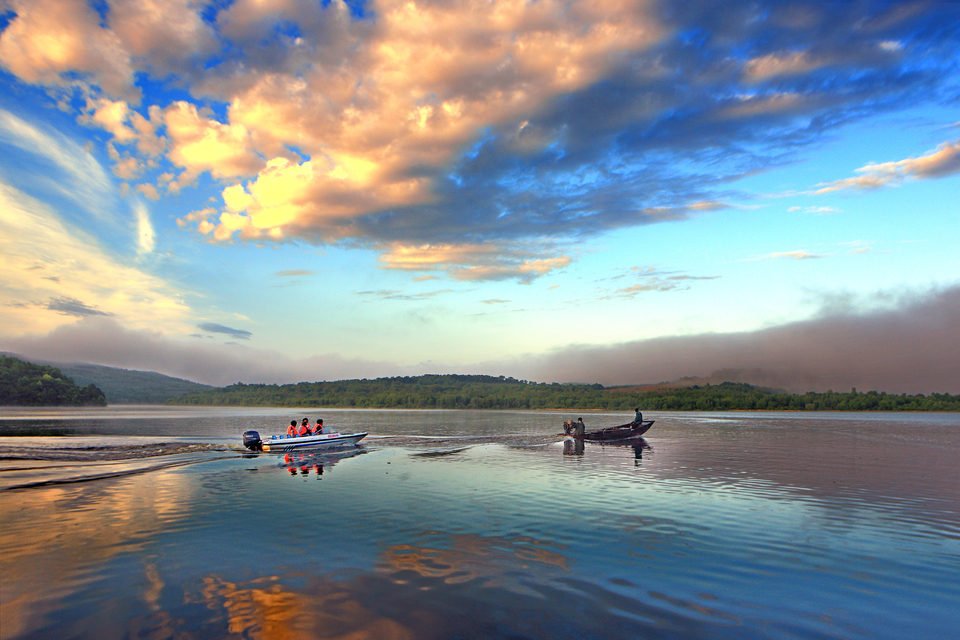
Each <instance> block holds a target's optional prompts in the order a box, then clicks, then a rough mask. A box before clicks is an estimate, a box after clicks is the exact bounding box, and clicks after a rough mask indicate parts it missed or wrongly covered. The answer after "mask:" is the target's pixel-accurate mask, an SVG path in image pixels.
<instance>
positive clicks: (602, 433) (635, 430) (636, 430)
mask: <svg viewBox="0 0 960 640" xmlns="http://www.w3.org/2000/svg"><path fill="white" fill-rule="evenodd" d="M654 422H656V421H655V420H644V421H643V422H641V423H640V424H638V425H634V424H633V423H627V424H621V425H617V426H616V427H607V428H606V429H598V430H596V431H587V432H586V433H584V434H583V435H582V436H578V435H576V434H575V433H569V434H564V435H567V436H569V437H571V438H577V439H578V440H586V441H587V442H615V441H618V440H630V439H631V438H639V437H640V436H642V435H643V434H645V433H646V432H647V431H649V430H650V427H652V426H653V423H654Z"/></svg>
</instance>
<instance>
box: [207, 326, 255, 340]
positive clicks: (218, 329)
mask: <svg viewBox="0 0 960 640" xmlns="http://www.w3.org/2000/svg"><path fill="white" fill-rule="evenodd" d="M197 328H198V329H200V330H202V331H206V332H207V333H225V334H227V335H228V336H233V337H234V338H240V339H241V340H249V339H250V336H252V335H253V334H252V333H250V332H249V331H244V330H243V329H233V328H231V327H225V326H223V325H222V324H216V323H214V322H204V323H203V324H198V325H197Z"/></svg>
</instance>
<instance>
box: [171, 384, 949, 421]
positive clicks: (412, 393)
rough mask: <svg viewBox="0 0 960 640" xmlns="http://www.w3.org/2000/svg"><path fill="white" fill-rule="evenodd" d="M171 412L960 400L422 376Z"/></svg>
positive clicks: (248, 388)
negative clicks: (264, 408) (254, 408)
mask: <svg viewBox="0 0 960 640" xmlns="http://www.w3.org/2000/svg"><path fill="white" fill-rule="evenodd" d="M168 404H189V405H205V406H267V407H358V408H380V409H602V410H608V411H624V412H631V413H632V410H633V408H634V407H637V406H639V407H640V408H641V409H642V410H644V411H652V410H669V411H735V410H799V411H960V396H950V395H943V394H932V395H930V396H924V395H917V396H907V395H899V396H898V395H888V394H886V393H877V392H876V391H871V392H868V393H858V392H857V391H856V390H855V389H854V390H852V391H851V392H850V393H834V392H832V391H831V392H827V393H806V394H803V395H799V394H788V393H782V392H777V391H771V390H767V389H762V388H759V387H754V386H751V385H748V384H742V383H733V382H724V383H723V384H718V385H706V386H702V387H687V388H667V389H657V390H637V389H634V388H624V387H620V388H618V387H604V386H603V385H600V384H593V385H585V384H557V383H553V384H547V383H536V382H528V381H526V380H515V379H513V378H506V377H503V376H500V377H499V378H495V377H492V376H476V375H425V376H417V377H403V378H378V379H376V380H342V381H338V382H301V383H299V384H286V385H264V384H250V385H248V384H241V383H237V384H234V385H231V386H229V387H224V388H217V389H210V390H208V391H203V392H200V393H190V394H186V395H183V396H180V397H177V398H172V399H171V400H169V401H168Z"/></svg>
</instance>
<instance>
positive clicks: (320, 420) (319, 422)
mask: <svg viewBox="0 0 960 640" xmlns="http://www.w3.org/2000/svg"><path fill="white" fill-rule="evenodd" d="M321 433H323V418H317V426H316V427H314V428H313V434H314V435H320V434H321Z"/></svg>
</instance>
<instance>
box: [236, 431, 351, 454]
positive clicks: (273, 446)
mask: <svg viewBox="0 0 960 640" xmlns="http://www.w3.org/2000/svg"><path fill="white" fill-rule="evenodd" d="M365 437H367V434H366V433H319V434H317V435H313V436H284V435H280V436H270V438H268V439H266V440H261V439H260V434H259V433H258V432H256V431H244V433H243V446H245V447H246V448H247V449H250V450H251V451H269V452H271V453H287V452H289V451H302V450H306V449H335V448H338V447H353V446H356V445H357V443H359V442H360V441H361V440H363V439H364V438H365Z"/></svg>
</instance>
